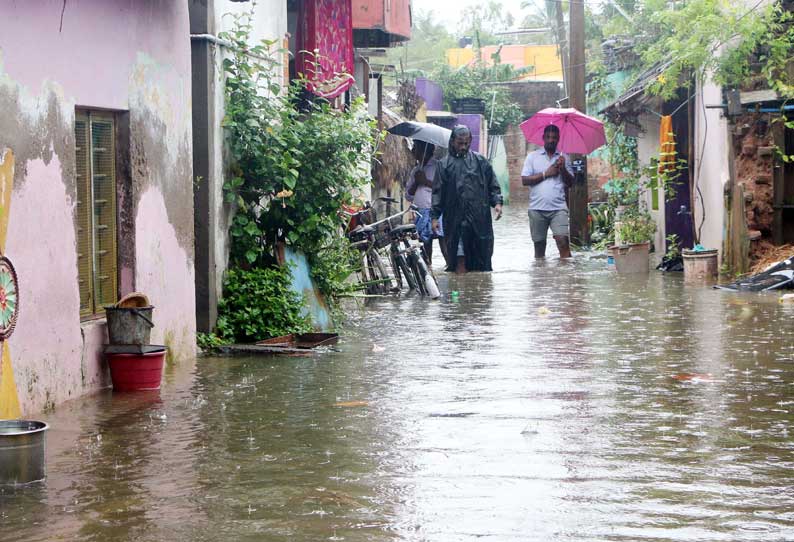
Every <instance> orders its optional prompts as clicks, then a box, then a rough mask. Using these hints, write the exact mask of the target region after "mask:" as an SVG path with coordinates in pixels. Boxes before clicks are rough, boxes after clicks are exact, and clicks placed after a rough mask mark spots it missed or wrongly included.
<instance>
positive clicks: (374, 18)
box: [353, 0, 411, 38]
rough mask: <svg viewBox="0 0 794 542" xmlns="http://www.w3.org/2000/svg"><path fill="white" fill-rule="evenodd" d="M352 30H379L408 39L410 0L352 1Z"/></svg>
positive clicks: (409, 34)
mask: <svg viewBox="0 0 794 542" xmlns="http://www.w3.org/2000/svg"><path fill="white" fill-rule="evenodd" d="M387 3H388V5H389V9H388V10H386V4H387ZM353 28H359V29H379V30H384V31H386V32H388V33H390V34H396V35H398V36H403V37H406V38H410V37H411V3H410V0H353Z"/></svg>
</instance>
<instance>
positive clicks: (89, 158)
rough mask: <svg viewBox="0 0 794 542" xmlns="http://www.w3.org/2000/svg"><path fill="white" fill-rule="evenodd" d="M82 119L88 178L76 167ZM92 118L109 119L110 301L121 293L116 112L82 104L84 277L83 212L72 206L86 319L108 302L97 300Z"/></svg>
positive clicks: (82, 314)
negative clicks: (86, 266) (84, 249)
mask: <svg viewBox="0 0 794 542" xmlns="http://www.w3.org/2000/svg"><path fill="white" fill-rule="evenodd" d="M80 121H82V122H85V124H86V129H85V130H86V132H85V141H86V145H87V148H86V150H85V158H84V159H85V175H86V177H87V179H82V178H81V175H80V172H79V171H78V168H79V163H78V162H79V160H78V153H79V152H80V149H79V148H78V143H79V140H78V138H77V129H78V122H80ZM95 122H108V123H109V124H110V126H111V133H110V140H109V142H110V145H111V148H110V149H108V154H109V156H110V160H111V162H110V164H109V167H108V168H107V170H108V173H109V174H110V175H111V186H110V189H109V190H108V192H109V194H110V197H109V198H108V203H109V204H110V206H111V211H110V217H111V220H112V226H110V227H111V229H112V236H111V239H112V248H111V249H110V251H111V254H110V257H111V260H112V267H113V272H112V273H111V274H110V276H108V278H109V279H110V281H111V285H110V289H111V291H112V298H113V302H114V303H115V302H116V301H118V299H119V296H120V271H121V270H120V262H119V206H120V202H119V175H118V170H117V166H118V148H119V141H118V139H119V115H118V114H116V113H114V112H112V111H107V110H101V109H91V108H84V107H77V108H75V125H74V126H75V128H74V132H75V185H76V186H75V188H76V192H77V194H78V202H79V195H80V189H81V187H80V183H86V185H85V186H84V187H83V190H85V191H86V193H87V194H88V199H89V201H88V209H89V211H88V220H87V223H88V228H89V229H90V231H91V233H90V235H89V237H88V243H89V245H90V246H89V254H90V258H91V262H90V277H83V276H81V267H80V261H79V258H80V250H79V249H80V242H81V239H80V224H81V216H80V214H81V213H82V212H85V211H83V210H81V209H79V208H77V206H76V208H75V221H76V233H77V240H76V241H77V242H76V244H77V247H78V250H77V258H78V262H77V264H78V265H77V273H78V291H80V295H79V297H80V319H81V321H85V320H93V319H97V318H102V317H103V316H104V314H103V312H102V310H103V306H104V305H105V304H107V303H108V300H107V299H105V300H104V301H100V300H99V299H98V298H99V295H100V292H101V287H100V276H99V275H100V272H101V270H100V269H99V265H100V264H99V263H98V256H97V253H98V251H97V245H98V240H97V228H96V227H95V223H96V220H97V211H96V199H97V198H96V185H95V182H96V174H95V169H96V163H95V159H96V156H95V147H94V137H93V136H94V128H95V126H94V123H95ZM83 280H87V281H88V282H89V283H90V289H89V292H88V306H87V307H83V292H82V290H81V286H80V284H81V281H83Z"/></svg>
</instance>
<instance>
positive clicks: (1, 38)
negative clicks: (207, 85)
mask: <svg viewBox="0 0 794 542" xmlns="http://www.w3.org/2000/svg"><path fill="white" fill-rule="evenodd" d="M2 11H3V14H2V17H0V152H2V149H3V148H6V149H9V150H10V153H12V154H13V156H14V162H15V167H14V175H13V193H12V196H11V201H10V205H9V208H8V209H3V213H8V238H7V242H6V246H5V253H6V255H7V256H8V257H9V258H10V259H11V261H12V262H13V263H14V265H15V267H16V270H17V273H18V275H19V281H20V300H21V302H20V307H21V310H20V315H19V320H18V322H17V326H16V331H15V333H14V335H13V336H12V337H11V339H10V340H9V341H8V343H7V344H6V345H5V347H6V348H7V351H8V352H9V354H10V355H9V358H10V359H9V361H10V362H9V363H8V364H5V363H4V364H3V371H2V373H0V390H3V391H2V392H0V395H2V397H0V405H4V407H3V408H0V418H3V417H6V418H8V417H15V416H18V415H20V414H21V415H24V414H27V413H33V412H36V411H39V410H41V409H43V408H47V407H52V406H54V405H55V404H57V403H60V402H62V401H64V400H66V399H70V398H73V397H77V396H79V395H81V394H84V393H87V392H91V391H93V390H96V389H99V388H102V387H105V386H107V385H108V384H109V379H108V375H107V370H106V366H105V362H104V360H103V359H102V355H101V349H102V345H103V344H104V343H105V342H106V341H107V336H106V324H105V321H104V318H103V317H101V315H98V316H99V317H98V318H95V319H92V320H81V317H80V301H79V289H78V271H77V246H76V235H77V224H76V214H75V209H76V186H77V185H76V176H75V152H76V145H75V131H74V129H75V108H76V107H79V108H91V109H96V110H104V111H109V112H113V113H114V114H115V115H116V120H117V123H116V126H117V135H116V145H117V147H118V150H119V152H121V153H122V154H124V155H125V156H126V159H124V160H121V162H122V163H121V164H119V165H118V167H117V171H120V172H121V174H120V176H119V178H118V179H117V184H118V185H119V186H120V188H118V189H117V193H118V194H120V195H121V196H123V197H122V198H121V199H119V202H118V208H119V211H118V213H117V215H118V216H117V221H118V231H119V233H118V236H117V242H118V254H119V256H118V266H119V277H118V284H119V288H118V289H119V292H118V293H119V295H123V294H125V293H129V292H131V291H140V292H144V293H146V294H147V295H148V296H149V298H150V300H151V302H152V304H153V305H154V306H155V307H156V309H155V314H154V321H155V324H156V327H155V328H154V330H153V333H152V342H153V343H155V344H166V345H168V346H169V348H170V354H171V355H170V356H169V359H170V361H171V362H176V361H180V360H190V359H193V357H194V355H195V297H194V271H193V205H192V192H193V190H192V188H193V183H192V153H191V117H190V100H191V93H190V45H189V37H188V13H187V5H186V4H184V3H181V2H171V1H164V0H73V1H71V2H68V3H64V2H62V1H60V0H37V1H36V2H5V3H4V4H3V9H2ZM118 156H119V154H118V153H117V157H118ZM117 159H118V158H117ZM7 365H10V366H11V367H12V368H11V369H10V370H9V367H8V366H7ZM11 382H13V383H14V385H13V386H11V385H10V383H11Z"/></svg>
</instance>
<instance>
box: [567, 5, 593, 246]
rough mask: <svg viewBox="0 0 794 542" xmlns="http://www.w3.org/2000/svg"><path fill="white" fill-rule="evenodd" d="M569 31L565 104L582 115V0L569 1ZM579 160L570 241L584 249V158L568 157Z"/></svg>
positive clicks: (586, 236) (570, 196) (571, 198)
mask: <svg viewBox="0 0 794 542" xmlns="http://www.w3.org/2000/svg"><path fill="white" fill-rule="evenodd" d="M569 6H570V19H571V29H570V32H569V36H568V44H569V49H568V50H569V51H570V60H569V62H568V70H569V71H568V75H569V77H568V98H569V99H568V103H569V105H570V107H573V108H575V109H577V110H579V111H581V112H582V113H586V112H587V97H586V95H585V57H584V0H570V2H569ZM571 159H573V160H577V159H579V160H581V161H582V165H583V168H584V170H583V172H582V173H581V174H578V175H576V178H575V181H574V184H573V186H572V187H571V189H570V192H569V194H568V200H569V201H568V204H569V206H570V214H571V242H573V243H574V244H576V245H579V246H583V245H586V244H588V243H589V237H590V231H589V229H588V227H587V157H586V156H582V155H573V156H571Z"/></svg>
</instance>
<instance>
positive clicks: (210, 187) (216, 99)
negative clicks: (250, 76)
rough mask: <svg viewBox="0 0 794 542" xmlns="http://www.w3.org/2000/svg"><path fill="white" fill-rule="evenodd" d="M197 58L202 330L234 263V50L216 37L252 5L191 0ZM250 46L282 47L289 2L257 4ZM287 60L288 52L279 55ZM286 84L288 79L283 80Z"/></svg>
mask: <svg viewBox="0 0 794 542" xmlns="http://www.w3.org/2000/svg"><path fill="white" fill-rule="evenodd" d="M188 5H189V10H190V33H191V34H192V38H191V42H192V45H191V47H192V62H193V96H194V101H193V126H194V136H193V145H194V157H195V159H194V174H195V176H196V191H195V209H196V214H195V231H196V248H195V250H196V308H197V324H198V329H199V330H200V331H204V332H208V331H211V330H212V329H213V328H214V327H215V322H216V320H217V314H218V309H217V304H218V300H219V299H220V298H221V294H222V286H223V274H224V272H225V271H226V268H227V266H228V261H229V248H230V238H229V225H230V220H231V218H232V216H233V215H232V212H231V211H232V209H231V207H230V206H229V205H228V204H226V203H224V200H223V184H224V181H225V180H226V177H227V175H228V174H229V160H228V156H227V155H226V147H225V144H224V141H225V135H224V129H223V127H222V126H221V123H222V122H223V117H224V104H225V93H224V85H225V76H224V73H223V67H222V62H223V59H224V58H225V57H226V55H228V54H229V50H228V48H227V47H226V46H224V45H223V44H222V43H219V42H218V41H217V40H216V39H215V38H217V36H218V34H221V33H223V32H224V31H227V30H230V29H231V28H232V27H233V26H234V16H235V15H239V14H242V13H244V12H251V10H252V6H251V4H250V3H247V2H245V3H240V2H232V1H230V0H218V1H212V0H190V1H189V2H188ZM252 24H253V31H252V35H251V39H250V41H251V44H252V45H254V44H257V43H259V42H260V41H261V40H276V41H277V43H276V44H275V45H273V47H274V49H281V48H282V47H283V45H285V43H284V41H283V40H284V38H285V36H286V34H287V2H286V0H262V1H260V2H257V3H256V5H255V6H254V8H253V19H252ZM279 56H281V57H283V58H284V60H285V61H286V57H285V56H284V55H279ZM282 83H283V81H282Z"/></svg>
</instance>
